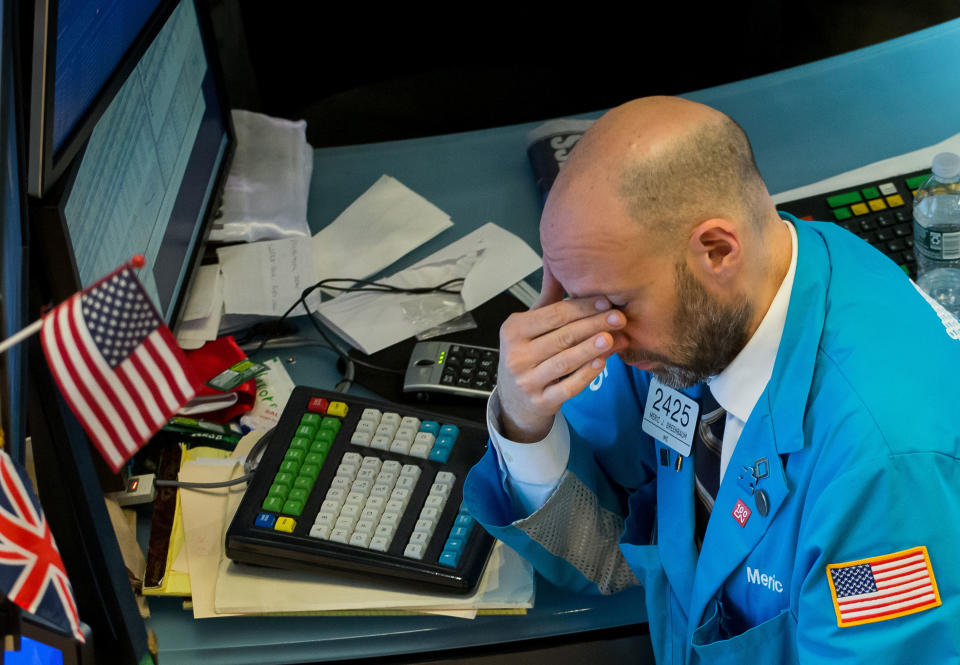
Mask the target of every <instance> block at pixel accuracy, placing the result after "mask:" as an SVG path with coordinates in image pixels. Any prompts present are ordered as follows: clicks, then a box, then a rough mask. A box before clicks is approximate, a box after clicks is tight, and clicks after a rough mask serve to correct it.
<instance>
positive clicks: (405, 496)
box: [390, 481, 410, 512]
mask: <svg viewBox="0 0 960 665" xmlns="http://www.w3.org/2000/svg"><path fill="white" fill-rule="evenodd" d="M398 482H399V481H398ZM390 499H396V500H398V501H402V502H403V507H404V509H406V507H407V504H408V503H410V490H408V489H404V488H403V487H395V488H394V489H393V492H392V493H391V494H390ZM401 512H402V511H401Z"/></svg>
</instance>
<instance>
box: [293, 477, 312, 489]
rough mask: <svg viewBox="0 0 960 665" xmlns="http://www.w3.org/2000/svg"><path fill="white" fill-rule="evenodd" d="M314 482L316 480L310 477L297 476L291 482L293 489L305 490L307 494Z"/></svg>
mask: <svg viewBox="0 0 960 665" xmlns="http://www.w3.org/2000/svg"><path fill="white" fill-rule="evenodd" d="M315 482H316V478H311V477H310V476H297V477H296V478H295V479H294V481H293V487H294V489H301V490H307V491H308V492H309V491H310V490H312V489H313V484H314V483H315Z"/></svg>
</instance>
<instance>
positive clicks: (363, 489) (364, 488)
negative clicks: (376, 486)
mask: <svg viewBox="0 0 960 665" xmlns="http://www.w3.org/2000/svg"><path fill="white" fill-rule="evenodd" d="M371 487H373V483H372V482H370V481H369V480H354V481H353V484H352V485H351V486H350V491H351V492H360V493H361V494H363V496H367V495H368V494H370V488H371Z"/></svg>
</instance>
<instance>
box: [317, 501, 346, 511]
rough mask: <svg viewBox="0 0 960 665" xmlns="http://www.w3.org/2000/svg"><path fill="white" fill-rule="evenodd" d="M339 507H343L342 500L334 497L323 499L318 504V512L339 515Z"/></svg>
mask: <svg viewBox="0 0 960 665" xmlns="http://www.w3.org/2000/svg"><path fill="white" fill-rule="evenodd" d="M341 508H343V501H337V500H335V499H324V501H323V503H321V504H320V512H321V513H329V514H331V515H339V514H340V509H341Z"/></svg>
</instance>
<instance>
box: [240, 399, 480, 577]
mask: <svg viewBox="0 0 960 665" xmlns="http://www.w3.org/2000/svg"><path fill="white" fill-rule="evenodd" d="M486 444H487V431H486V429H484V428H483V427H481V426H479V425H477V424H476V423H473V422H470V421H466V420H460V419H454V418H450V417H443V418H436V417H434V416H432V415H430V414H429V413H427V412H425V411H422V410H418V409H414V408H411V407H406V406H403V407H400V406H397V405H393V404H390V403H389V402H384V401H381V400H372V399H363V398H360V397H354V396H352V395H346V394H344V393H335V392H330V391H323V390H317V389H313V388H306V387H298V388H296V389H295V390H294V391H293V394H292V395H291V396H290V399H289V401H288V403H287V406H286V408H285V409H284V412H283V414H282V416H281V418H280V422H279V423H278V424H277V427H276V428H275V429H274V430H273V433H272V434H271V439H270V441H269V443H268V444H267V448H266V450H265V452H264V454H263V457H262V458H261V460H260V463H259V464H258V466H257V470H256V473H255V475H254V477H253V479H252V480H251V481H250V483H249V485H248V487H247V491H246V493H245V494H244V497H243V500H242V502H241V504H240V507H239V508H238V509H237V512H236V514H235V516H234V518H233V522H232V523H231V524H230V528H229V529H228V530H227V536H226V551H227V556H229V557H230V558H231V559H233V560H235V561H240V562H246V563H255V564H262V565H266V566H273V567H280V568H297V569H308V570H309V569H315V568H316V567H317V566H323V567H329V568H337V569H340V570H345V571H351V572H354V573H361V574H370V573H372V574H376V575H385V576H389V577H392V578H394V579H397V580H403V581H406V582H408V583H416V584H424V585H433V586H436V587H442V588H446V589H447V590H449V591H455V592H462V593H466V592H469V591H470V590H472V589H473V588H474V587H475V586H476V584H477V582H478V581H479V579H480V575H481V573H482V572H483V567H484V565H485V564H486V561H487V557H488V555H489V554H490V550H491V548H492V547H493V542H494V541H493V538H492V537H491V536H490V535H489V534H488V533H487V532H486V531H484V530H483V528H481V527H480V526H479V525H478V524H477V523H476V521H475V520H474V519H473V517H471V516H470V514H469V513H467V511H466V510H465V509H464V508H463V507H462V506H461V496H462V488H463V481H464V479H465V477H466V474H467V472H468V471H469V469H470V467H471V466H472V465H473V464H474V463H475V462H476V461H477V460H478V459H479V458H480V457H481V456H482V455H483V453H484V450H485V448H486Z"/></svg>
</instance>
